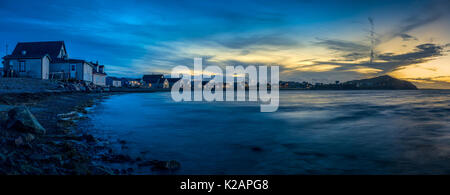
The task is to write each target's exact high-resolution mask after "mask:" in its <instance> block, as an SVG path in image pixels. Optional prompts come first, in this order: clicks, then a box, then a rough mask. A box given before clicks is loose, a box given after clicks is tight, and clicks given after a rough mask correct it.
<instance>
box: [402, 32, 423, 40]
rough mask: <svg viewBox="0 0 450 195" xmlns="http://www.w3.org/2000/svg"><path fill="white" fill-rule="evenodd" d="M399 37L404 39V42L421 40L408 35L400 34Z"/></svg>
mask: <svg viewBox="0 0 450 195" xmlns="http://www.w3.org/2000/svg"><path fill="white" fill-rule="evenodd" d="M399 36H400V37H401V38H402V39H403V41H410V40H415V41H418V40H419V39H417V38H416V37H414V36H411V35H408V34H406V33H403V34H400V35H399Z"/></svg>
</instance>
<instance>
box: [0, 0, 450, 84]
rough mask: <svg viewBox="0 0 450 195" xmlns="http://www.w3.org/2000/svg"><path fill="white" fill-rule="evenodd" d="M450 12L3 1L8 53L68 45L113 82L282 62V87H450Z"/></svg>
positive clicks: (443, 6)
mask: <svg viewBox="0 0 450 195" xmlns="http://www.w3.org/2000/svg"><path fill="white" fill-rule="evenodd" d="M448 10H450V1H448V0H429V1H423V0H416V1H414V0H409V1H392V0H391V1H386V0H376V1H375V0H373V1H372V0H368V1H364V0H362V1H361V0H341V1H325V0H324V1H313V0H302V1H288V0H286V1H284V0H277V1H275V0H274V1H264V0H259V1H256V0H253V1H246V0H238V1H235V0H227V1H221V0H215V1H207V0H196V1H183V0H164V1H162V0H161V1H149V0H146V1H119V0H115V1H99V0H89V1H85V0H78V1H61V0H59V1H49V0H40V1H24V0H14V1H9V0H1V1H0V54H1V55H4V54H5V53H6V45H8V50H9V52H11V51H12V50H13V48H14V46H15V45H16V43H17V42H26V41H56V40H63V41H65V43H66V48H67V50H68V53H69V57H70V58H74V59H85V60H89V61H97V60H98V61H99V62H100V63H101V64H105V65H106V71H107V73H108V75H110V76H120V77H122V76H123V77H136V78H137V77H141V76H142V75H143V74H145V73H163V74H170V71H171V69H172V68H173V67H175V66H178V65H184V66H189V67H191V66H193V63H194V60H193V59H194V58H195V57H202V58H203V59H204V62H203V63H204V66H207V65H218V66H222V67H223V66H227V65H228V66H237V65H243V66H246V65H269V66H271V65H278V66H280V80H284V81H288V80H289V81H308V82H312V83H316V82H322V83H329V82H330V83H331V82H334V81H337V80H339V81H348V80H354V79H362V78H370V77H374V76H379V75H385V74H388V75H390V76H393V77H396V78H400V79H405V80H409V81H411V82H413V83H414V84H416V85H417V86H418V87H420V88H445V89H450V56H449V55H448V54H449V51H450V22H449V21H450V14H449V11H448ZM372 26H373V31H372ZM371 32H373V35H371Z"/></svg>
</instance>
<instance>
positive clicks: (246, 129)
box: [84, 90, 450, 174]
mask: <svg viewBox="0 0 450 195" xmlns="http://www.w3.org/2000/svg"><path fill="white" fill-rule="evenodd" d="M449 115H450V91H447V90H419V91H281V92H280V108H279V110H278V112H274V113H261V112H259V104H256V103H248V102H247V103H242V102H241V103H236V102H216V103H207V102H188V103H187V102H183V103H177V102H173V101H172V99H171V97H170V93H146V94H145V93H138V94H122V95H114V96H111V97H110V98H109V99H106V100H105V101H104V102H102V103H101V104H100V105H98V106H97V107H95V108H94V109H93V110H92V113H91V114H89V118H90V120H87V121H85V122H84V123H85V124H84V125H86V126H89V128H90V129H91V130H92V131H93V132H95V134H97V135H98V136H103V137H107V138H109V139H112V140H117V139H121V140H126V141H127V142H128V143H129V144H128V145H129V146H128V147H129V149H128V150H129V151H127V152H129V153H132V154H135V155H138V154H144V155H147V156H148V158H151V159H159V160H177V161H179V162H180V163H181V165H182V168H181V170H179V171H178V172H176V173H177V174H392V173H399V174H418V173H423V174H442V173H446V174H450V117H449ZM138 172H139V171H138ZM139 173H145V174H153V173H154V172H151V171H150V170H149V171H146V170H140V172H139Z"/></svg>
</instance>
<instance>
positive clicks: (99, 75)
mask: <svg viewBox="0 0 450 195" xmlns="http://www.w3.org/2000/svg"><path fill="white" fill-rule="evenodd" d="M92 82H94V84H95V85H99V86H106V73H105V66H104V65H99V64H98V62H97V63H95V64H94V71H93V73H92Z"/></svg>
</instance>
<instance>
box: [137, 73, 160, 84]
mask: <svg viewBox="0 0 450 195" xmlns="http://www.w3.org/2000/svg"><path fill="white" fill-rule="evenodd" d="M160 79H164V75H162V74H152V75H144V77H142V80H144V82H146V83H157V82H160Z"/></svg>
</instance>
